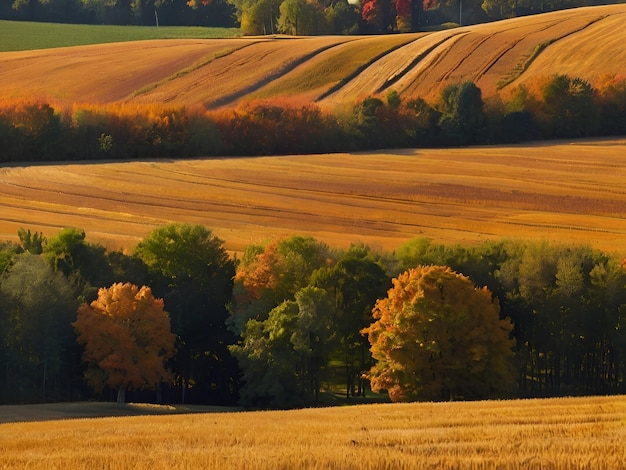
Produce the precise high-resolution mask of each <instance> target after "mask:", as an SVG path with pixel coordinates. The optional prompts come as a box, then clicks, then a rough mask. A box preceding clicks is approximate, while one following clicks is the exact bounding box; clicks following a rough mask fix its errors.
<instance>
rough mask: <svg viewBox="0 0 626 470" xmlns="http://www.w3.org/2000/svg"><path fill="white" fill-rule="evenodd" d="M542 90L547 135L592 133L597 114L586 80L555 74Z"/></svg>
mask: <svg viewBox="0 0 626 470" xmlns="http://www.w3.org/2000/svg"><path fill="white" fill-rule="evenodd" d="M542 91H543V102H544V112H545V114H546V115H547V117H548V123H547V124H546V125H547V126H548V127H549V128H550V137H585V136H590V135H594V134H595V133H596V131H597V129H598V125H599V122H600V120H599V117H600V116H599V113H598V109H597V107H596V104H595V101H594V92H593V88H592V87H591V85H590V84H589V82H587V81H585V80H583V79H582V78H570V77H568V76H566V75H556V76H554V77H553V78H552V79H551V80H550V81H549V82H548V83H547V85H546V86H545V87H544V88H543V90H542Z"/></svg>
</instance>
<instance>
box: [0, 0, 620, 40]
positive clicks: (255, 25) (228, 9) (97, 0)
mask: <svg viewBox="0 0 626 470" xmlns="http://www.w3.org/2000/svg"><path fill="white" fill-rule="evenodd" d="M606 3H607V2H606V1H603V2H600V1H594V0H543V1H541V2H535V1H532V0H515V1H511V0H362V1H360V2H359V1H356V2H354V1H350V2H349V1H347V0H332V1H329V0H311V1H307V0H190V1H187V0H124V1H117V2H111V1H108V0H6V1H3V2H0V18H4V19H16V20H27V21H48V22H60V23H86V24H115V25H146V26H154V25H159V24H160V25H170V26H179V25H187V26H213V27H233V26H239V27H240V28H241V31H242V33H243V34H253V35H256V34H276V33H286V34H297V35H317V34H356V33H389V32H397V31H401V32H406V31H419V30H423V29H426V28H430V27H434V26H437V25H442V24H443V25H445V24H449V25H452V24H454V25H460V24H462V25H469V24H476V23H483V22H487V21H493V20H499V19H503V18H511V17H515V16H522V15H529V14H536V13H544V12H547V11H554V10H562V9H566V8H575V7H579V6H587V5H599V4H606ZM613 3H621V1H620V0H614V1H613Z"/></svg>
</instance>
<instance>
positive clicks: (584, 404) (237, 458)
mask: <svg viewBox="0 0 626 470" xmlns="http://www.w3.org/2000/svg"><path fill="white" fill-rule="evenodd" d="M625 440H626V397H624V396H613V397H595V398H555V399H542V400H511V401H485V402H447V403H414V404H376V405H358V406H352V407H340V408H318V409H302V410H290V411H265V412H239V413H213V414H189V415H182V416H181V415H177V416H139V417H124V418H119V417H117V418H101V419H75V420H63V421H48V422H43V423H6V424H0V467H2V468H5V469H13V468H32V469H57V468H72V469H89V470H91V469H93V468H116V469H133V470H139V469H151V470H158V469H171V468H202V469H209V468H210V469H218V468H228V469H255V470H262V469H277V468H283V469H287V468H306V469H313V468H317V469H342V470H346V469H377V470H379V469H394V470H398V469H419V468H437V469H453V468H454V469H465V468H467V469H469V468H472V469H490V468H502V469H518V468H519V469H529V468H530V469H534V468H536V469H539V468H541V469H551V468H554V469H574V468H575V469H584V468H590V469H593V468H607V469H608V468H615V469H617V468H624V465H626V447H625V446H624V441H625Z"/></svg>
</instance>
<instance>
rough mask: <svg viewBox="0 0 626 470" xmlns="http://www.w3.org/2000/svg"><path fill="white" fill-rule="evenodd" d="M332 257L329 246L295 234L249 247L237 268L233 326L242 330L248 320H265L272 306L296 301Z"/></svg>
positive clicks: (231, 321) (233, 328) (231, 320)
mask: <svg viewBox="0 0 626 470" xmlns="http://www.w3.org/2000/svg"><path fill="white" fill-rule="evenodd" d="M330 257H331V254H330V250H329V248H328V246H327V245H326V244H324V243H321V242H318V241H317V240H315V239H314V238H312V237H302V236H293V237H288V238H284V239H281V240H271V241H270V242H268V243H266V244H265V245H264V246H255V245H252V246H250V247H248V248H247V249H246V252H245V254H244V257H243V259H242V260H241V263H240V265H239V267H238V269H237V277H236V282H235V300H236V304H235V305H234V307H233V311H232V312H231V313H232V316H231V318H230V319H229V324H230V325H231V329H232V330H233V331H234V332H236V333H240V332H241V329H242V328H243V325H245V323H246V322H247V321H248V320H250V319H252V318H256V319H258V320H261V321H263V320H265V319H266V318H267V314H268V312H269V311H270V310H271V309H272V308H274V307H276V306H277V305H279V304H280V303H282V302H283V301H285V300H294V298H295V297H294V296H295V293H296V292H297V291H299V290H300V289H302V288H303V287H306V286H307V285H309V281H310V278H311V274H312V273H313V272H314V271H315V270H316V269H318V268H320V267H322V266H325V265H326V264H327V263H329V262H330Z"/></svg>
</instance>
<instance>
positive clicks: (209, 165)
mask: <svg viewBox="0 0 626 470" xmlns="http://www.w3.org/2000/svg"><path fill="white" fill-rule="evenodd" d="M625 148H626V140H625V139H619V140H613V141H600V140H598V141H587V142H576V143H567V142H558V143H556V142H552V143H550V144H546V145H538V144H536V145H525V146H508V147H474V148H466V149H429V150H402V151H399V150H395V151H381V152H374V153H369V154H366V153H356V154H330V155H305V156H285V157H261V158H231V159H228V158H225V159H222V158H213V159H198V160H177V161H167V160H160V161H144V162H142V161H137V162H109V163H105V162H98V163H96V164H85V163H82V164H81V163H76V164H54V165H37V166H13V167H12V166H6V167H0V207H2V211H0V240H2V239H16V238H17V237H16V234H17V230H18V229H19V227H20V226H21V227H24V228H30V229H32V230H37V231H43V232H44V234H45V235H46V236H51V235H55V234H56V233H57V232H58V231H59V230H61V229H62V228H63V227H79V228H83V229H85V230H86V232H87V234H88V237H89V239H90V240H92V241H98V242H101V243H104V244H105V245H107V246H108V247H111V248H132V247H134V246H135V244H136V243H137V242H138V241H139V240H140V239H141V238H143V237H145V236H146V235H147V234H148V233H149V232H150V231H151V230H153V229H154V228H156V227H158V226H161V225H165V224H167V223H170V222H187V223H199V224H204V225H206V226H207V227H210V228H211V229H213V230H214V233H215V234H216V235H217V236H219V237H220V238H222V239H223V240H225V242H226V243H225V246H226V248H227V249H229V250H232V251H242V250H243V249H244V248H245V247H246V246H247V245H249V244H251V243H260V242H262V241H263V240H265V239H267V238H269V237H279V236H288V235H294V234H300V235H305V236H307V235H309V236H313V237H315V238H317V239H318V240H321V241H325V242H327V243H329V244H330V245H331V246H336V247H346V248H347V247H348V246H349V245H350V243H357V242H363V243H367V244H369V245H370V246H373V247H379V248H383V249H385V250H393V249H395V248H397V247H398V246H399V245H401V244H402V243H404V242H406V241H408V240H409V239H411V238H413V237H428V238H432V239H433V240H435V241H436V242H437V243H447V244H453V243H461V244H464V245H467V244H475V243H480V242H482V241H485V240H488V239H492V240H498V239H501V238H516V237H519V238H526V239H535V240H547V241H550V242H568V243H569V242H571V243H579V244H588V245H590V246H592V247H593V248H598V249H602V250H608V251H610V252H615V253H621V254H624V239H625V238H626V189H625V188H624V181H626V165H625V160H626V155H625V153H624V149H625Z"/></svg>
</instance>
